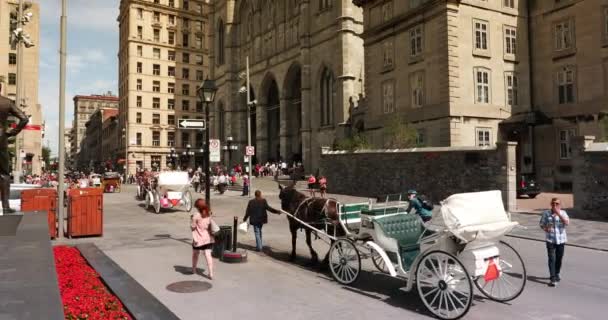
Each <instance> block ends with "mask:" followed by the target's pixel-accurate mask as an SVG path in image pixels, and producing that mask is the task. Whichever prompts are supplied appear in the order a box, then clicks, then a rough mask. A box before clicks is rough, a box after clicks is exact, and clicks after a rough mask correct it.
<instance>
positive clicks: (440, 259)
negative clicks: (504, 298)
mask: <svg viewBox="0 0 608 320" xmlns="http://www.w3.org/2000/svg"><path fill="white" fill-rule="evenodd" d="M416 285H417V287H418V294H419V295H420V299H422V302H424V305H425V306H426V308H427V309H428V310H429V311H430V312H432V313H433V314H434V315H435V316H437V317H439V318H441V319H458V318H460V317H462V316H464V315H465V314H466V313H467V312H468V311H469V308H470V307H471V303H472V302H473V284H472V283H471V278H470V277H469V273H468V272H467V270H466V269H465V267H464V266H463V265H462V263H461V262H460V261H459V260H458V259H457V258H456V257H454V256H453V255H451V254H449V253H447V252H443V251H431V252H429V253H427V254H425V255H424V257H422V259H421V260H420V262H419V263H418V267H417V270H416Z"/></svg>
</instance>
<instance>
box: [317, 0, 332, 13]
mask: <svg viewBox="0 0 608 320" xmlns="http://www.w3.org/2000/svg"><path fill="white" fill-rule="evenodd" d="M329 8H331V0H319V11H323V10H326V9H329Z"/></svg>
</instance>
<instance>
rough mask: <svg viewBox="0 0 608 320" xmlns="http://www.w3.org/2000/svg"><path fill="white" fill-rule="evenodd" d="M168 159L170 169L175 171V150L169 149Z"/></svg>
mask: <svg viewBox="0 0 608 320" xmlns="http://www.w3.org/2000/svg"><path fill="white" fill-rule="evenodd" d="M169 158H170V159H171V169H173V170H175V165H176V163H175V162H176V161H177V152H175V148H171V152H170V153H169Z"/></svg>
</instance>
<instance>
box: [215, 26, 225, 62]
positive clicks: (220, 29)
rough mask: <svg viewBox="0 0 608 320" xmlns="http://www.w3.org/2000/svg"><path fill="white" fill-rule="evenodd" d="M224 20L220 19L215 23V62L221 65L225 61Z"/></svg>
mask: <svg viewBox="0 0 608 320" xmlns="http://www.w3.org/2000/svg"><path fill="white" fill-rule="evenodd" d="M224 37H225V32H224V22H223V21H222V20H220V21H219V22H218V24H217V64H218V65H223V64H224V62H225V56H224V54H225V53H224Z"/></svg>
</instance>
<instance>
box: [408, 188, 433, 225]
mask: <svg viewBox="0 0 608 320" xmlns="http://www.w3.org/2000/svg"><path fill="white" fill-rule="evenodd" d="M407 199H408V200H409V202H410V204H409V206H408V207H407V212H408V213H411V212H412V209H416V214H418V215H419V216H420V217H421V218H422V221H424V222H427V221H429V220H431V218H432V216H433V213H432V211H431V210H429V209H426V208H425V207H424V206H422V202H421V201H420V199H418V192H416V190H409V191H408V192H407Z"/></svg>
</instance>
